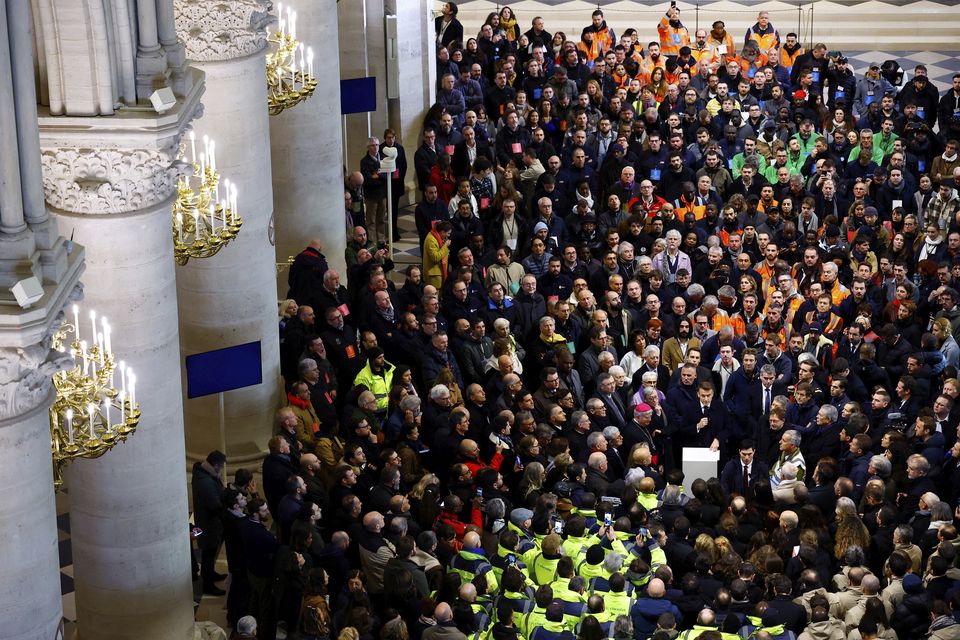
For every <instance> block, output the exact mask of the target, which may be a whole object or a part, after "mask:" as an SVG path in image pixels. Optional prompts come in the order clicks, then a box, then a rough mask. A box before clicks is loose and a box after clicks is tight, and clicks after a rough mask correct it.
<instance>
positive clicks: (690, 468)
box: [683, 447, 720, 498]
mask: <svg viewBox="0 0 960 640" xmlns="http://www.w3.org/2000/svg"><path fill="white" fill-rule="evenodd" d="M719 462H720V452H719V451H711V450H710V448H709V447H684V448H683V487H684V489H683V492H684V494H685V495H686V496H688V497H690V498H692V497H693V494H692V493H691V492H690V487H691V485H693V481H694V480H696V479H698V478H703V479H704V480H709V479H710V478H718V477H720V471H719V469H718V468H717V467H718V463H719Z"/></svg>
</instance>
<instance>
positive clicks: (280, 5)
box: [277, 2, 283, 40]
mask: <svg viewBox="0 0 960 640" xmlns="http://www.w3.org/2000/svg"><path fill="white" fill-rule="evenodd" d="M277 16H279V17H280V39H281V40H283V3H282V2H278V3H277Z"/></svg>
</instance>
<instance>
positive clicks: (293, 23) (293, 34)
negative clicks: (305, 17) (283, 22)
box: [290, 11, 297, 40]
mask: <svg viewBox="0 0 960 640" xmlns="http://www.w3.org/2000/svg"><path fill="white" fill-rule="evenodd" d="M290 37H291V38H293V39H294V40H296V39H297V12H296V11H294V12H293V14H291V18H290Z"/></svg>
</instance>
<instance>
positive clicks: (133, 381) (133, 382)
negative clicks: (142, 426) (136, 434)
mask: <svg viewBox="0 0 960 640" xmlns="http://www.w3.org/2000/svg"><path fill="white" fill-rule="evenodd" d="M136 406H137V376H135V375H133V371H131V372H130V417H131V418H132V417H133V412H134V411H135V410H136Z"/></svg>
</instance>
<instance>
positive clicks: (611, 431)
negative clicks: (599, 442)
mask: <svg viewBox="0 0 960 640" xmlns="http://www.w3.org/2000/svg"><path fill="white" fill-rule="evenodd" d="M618 435H620V429H618V428H616V427H613V426H610V427H605V428H604V429H603V437H604V438H606V439H607V440H613V439H614V438H616V437H617V436H618Z"/></svg>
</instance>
